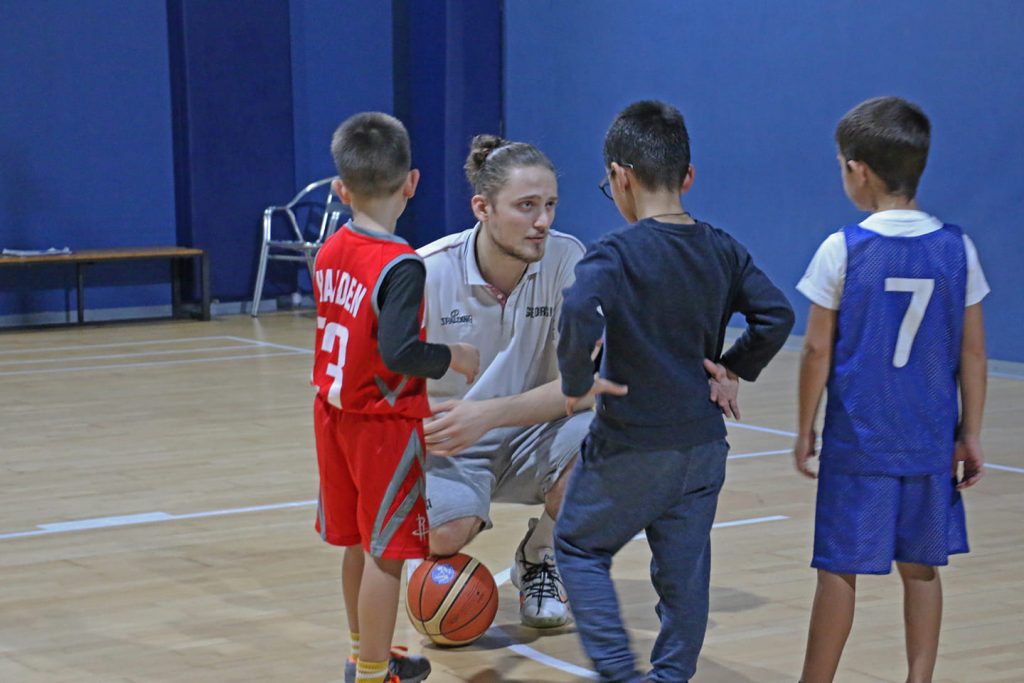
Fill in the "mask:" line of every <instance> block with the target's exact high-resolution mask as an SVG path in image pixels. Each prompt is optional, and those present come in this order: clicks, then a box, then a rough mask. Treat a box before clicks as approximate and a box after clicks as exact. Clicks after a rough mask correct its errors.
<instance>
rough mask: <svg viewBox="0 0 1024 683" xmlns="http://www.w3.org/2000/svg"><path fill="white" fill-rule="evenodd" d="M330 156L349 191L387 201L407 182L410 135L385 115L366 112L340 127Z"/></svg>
mask: <svg viewBox="0 0 1024 683" xmlns="http://www.w3.org/2000/svg"><path fill="white" fill-rule="evenodd" d="M331 156H333V157H334V165H335V167H337V169H338V175H339V176H341V180H342V182H344V183H345V185H346V187H348V189H349V190H350V191H351V192H353V193H354V194H357V195H362V196H365V197H384V196H387V195H390V194H393V193H394V192H395V191H397V190H398V188H400V187H401V186H402V183H404V182H405V179H406V176H407V174H408V173H409V169H410V167H411V165H412V152H411V150H410V145H409V133H408V132H407V131H406V130H405V126H403V125H402V122H401V121H399V120H398V119H396V118H395V117H394V116H391V115H389V114H384V113H382V112H376V111H372V112H364V113H362V114H355V115H354V116H351V117H349V118H348V119H346V120H345V122H344V123H342V124H341V125H340V126H338V129H337V130H336V131H334V137H333V138H332V139H331Z"/></svg>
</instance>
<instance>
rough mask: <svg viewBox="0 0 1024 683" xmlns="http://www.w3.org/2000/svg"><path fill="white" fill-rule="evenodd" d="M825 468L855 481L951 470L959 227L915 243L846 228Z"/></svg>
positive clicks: (960, 289) (961, 298)
mask: <svg viewBox="0 0 1024 683" xmlns="http://www.w3.org/2000/svg"><path fill="white" fill-rule="evenodd" d="M843 234H844V236H845V238H846V250H847V260H846V282H845V284H844V286H843V293H842V298H841V299H840V303H839V312H838V315H837V320H836V337H835V346H834V351H833V360H832V370H831V373H830V375H829V380H828V404H827V408H826V411H825V428H824V430H823V434H822V440H823V444H822V451H821V459H822V466H823V467H828V468H830V469H831V470H832V471H837V472H838V471H842V472H849V473H855V474H891V475H899V476H913V475H922V474H935V473H939V472H949V471H950V469H951V466H952V458H953V445H954V443H953V442H954V433H955V430H956V425H957V419H958V398H957V371H958V369H959V365H960V340H961V336H962V334H963V318H964V303H965V299H966V292H967V255H966V252H965V249H964V240H963V233H962V231H961V230H960V228H958V227H957V226H954V225H943V226H942V228H940V229H938V230H935V231H934V232H930V233H928V234H926V235H920V236H916V237H888V236H885V235H880V234H878V233H876V232H872V231H871V230H867V229H865V228H862V227H860V226H859V225H848V226H846V227H844V228H843Z"/></svg>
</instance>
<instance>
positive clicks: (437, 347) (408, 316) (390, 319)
mask: <svg viewBox="0 0 1024 683" xmlns="http://www.w3.org/2000/svg"><path fill="white" fill-rule="evenodd" d="M426 280H427V271H426V268H425V267H424V265H423V263H422V262H420V261H419V260H414V259H408V260H405V261H401V262H400V263H398V264H396V265H395V266H394V267H393V268H392V269H391V270H390V271H389V272H388V274H387V275H385V276H384V282H383V283H381V286H380V289H379V290H378V292H377V310H378V311H380V313H379V314H378V315H377V345H378V346H379V348H380V355H381V358H382V359H383V360H384V365H386V366H387V367H388V369H389V370H391V371H393V372H398V373H401V374H403V375H415V376H417V377H429V378H431V379H438V378H440V377H441V376H442V375H444V373H445V372H447V371H448V366H449V365H450V364H451V361H452V353H451V350H450V349H449V348H448V346H447V345H446V344H430V343H428V342H424V341H421V340H420V322H419V311H420V304H421V303H422V301H423V287H424V285H425V283H426Z"/></svg>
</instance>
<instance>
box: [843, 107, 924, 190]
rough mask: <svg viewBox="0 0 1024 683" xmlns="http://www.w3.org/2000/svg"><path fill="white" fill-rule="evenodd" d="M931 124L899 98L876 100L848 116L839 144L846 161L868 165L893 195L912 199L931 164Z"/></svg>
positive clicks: (849, 113) (852, 111) (914, 108)
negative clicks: (927, 167)
mask: <svg viewBox="0 0 1024 683" xmlns="http://www.w3.org/2000/svg"><path fill="white" fill-rule="evenodd" d="M931 128H932V126H931V123H930V122H929V121H928V117H927V116H925V114H924V112H923V111H921V108H920V107H918V106H917V105H916V104H912V103H910V102H907V101H906V100H904V99H900V98H899V97H875V98H874V99H870V100H866V101H864V102H861V103H860V104H858V105H857V106H856V107H854V108H853V109H851V110H850V111H848V112H846V115H845V116H843V118H842V119H841V120H840V121H839V125H838V126H837V127H836V144H837V145H838V146H839V153H840V154H842V155H843V158H844V159H846V160H847V161H861V162H863V163H865V164H867V165H868V166H869V167H870V168H871V170H872V171H874V172H875V173H876V174H877V175H878V177H879V178H881V179H882V181H883V182H884V183H885V186H886V187H887V188H888V189H889V192H891V193H892V194H898V195H902V196H904V197H907V198H908V199H913V197H914V195H915V194H917V184H918V182H919V181H920V180H921V174H922V173H924V165H925V162H927V161H928V146H929V144H930V143H931Z"/></svg>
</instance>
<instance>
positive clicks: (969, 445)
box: [953, 436, 985, 491]
mask: <svg viewBox="0 0 1024 683" xmlns="http://www.w3.org/2000/svg"><path fill="white" fill-rule="evenodd" d="M960 463H963V464H964V471H963V474H962V475H960V473H959V472H957V470H958V469H959V465H960ZM984 474H985V456H984V455H982V453H981V439H980V438H978V437H977V436H961V437H960V438H959V439H957V441H956V447H955V448H954V450H953V478H954V479H956V480H957V485H956V489H957V491H963V490H964V489H966V488H970V487H972V486H974V485H975V484H977V483H978V481H980V480H981V477H982V476H983V475H984ZM958 475H959V476H958Z"/></svg>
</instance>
